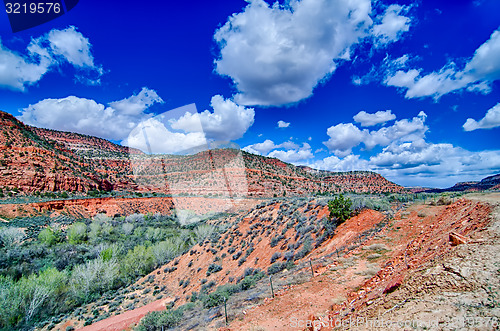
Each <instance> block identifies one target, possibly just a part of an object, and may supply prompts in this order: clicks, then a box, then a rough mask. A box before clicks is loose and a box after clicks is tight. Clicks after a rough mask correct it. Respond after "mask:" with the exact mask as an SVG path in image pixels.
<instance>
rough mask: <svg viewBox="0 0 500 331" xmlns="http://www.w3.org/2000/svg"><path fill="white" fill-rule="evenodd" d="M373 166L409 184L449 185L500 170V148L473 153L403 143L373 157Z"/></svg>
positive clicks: (421, 144)
mask: <svg viewBox="0 0 500 331" xmlns="http://www.w3.org/2000/svg"><path fill="white" fill-rule="evenodd" d="M370 165H371V166H372V167H373V168H374V169H377V171H378V172H380V173H381V174H382V175H384V176H386V177H388V178H392V179H393V180H396V181H398V182H400V183H403V184H405V185H419V186H429V187H449V186H452V185H454V184H455V183H456V182H458V181H466V180H478V179H481V178H483V177H486V176H488V175H491V174H493V173H497V172H498V171H500V151H498V150H497V151H481V152H470V151H467V150H465V149H463V148H460V147H455V146H453V145H451V144H432V143H426V142H418V143H403V144H400V145H396V144H394V145H390V146H388V147H386V148H385V149H384V150H383V151H382V153H379V154H378V155H375V156H372V157H371V158H370Z"/></svg>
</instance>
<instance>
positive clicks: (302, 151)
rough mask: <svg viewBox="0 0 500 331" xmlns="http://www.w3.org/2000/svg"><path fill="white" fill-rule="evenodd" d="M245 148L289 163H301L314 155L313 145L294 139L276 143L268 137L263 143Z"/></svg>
mask: <svg viewBox="0 0 500 331" xmlns="http://www.w3.org/2000/svg"><path fill="white" fill-rule="evenodd" d="M243 150H244V151H246V152H249V153H252V154H257V155H264V156H268V157H275V158H278V159H280V160H282V161H284V162H289V163H300V162H301V161H304V160H308V159H311V158H313V157H314V155H313V153H312V151H311V145H309V144H308V143H303V144H302V146H300V145H298V144H296V143H294V142H292V141H285V142H283V143H281V144H275V143H274V141H272V140H270V139H266V140H265V141H263V142H261V143H257V144H252V145H248V146H246V147H245V148H243Z"/></svg>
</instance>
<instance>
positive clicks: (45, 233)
mask: <svg viewBox="0 0 500 331" xmlns="http://www.w3.org/2000/svg"><path fill="white" fill-rule="evenodd" d="M38 240H39V241H40V242H41V243H42V244H45V245H48V246H52V245H54V244H55V243H56V242H57V236H56V234H55V233H54V230H52V229H51V228H45V229H43V230H42V231H40V233H39V234H38Z"/></svg>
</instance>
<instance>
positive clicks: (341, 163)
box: [311, 154, 372, 171]
mask: <svg viewBox="0 0 500 331" xmlns="http://www.w3.org/2000/svg"><path fill="white" fill-rule="evenodd" d="M311 167H313V168H314V169H318V170H329V171H357V170H372V168H371V167H370V165H369V162H368V161H366V160H363V159H361V158H360V156H359V155H353V154H349V155H347V156H346V157H343V158H338V157H336V156H328V157H325V158H324V159H322V160H318V161H316V162H314V163H312V164H311Z"/></svg>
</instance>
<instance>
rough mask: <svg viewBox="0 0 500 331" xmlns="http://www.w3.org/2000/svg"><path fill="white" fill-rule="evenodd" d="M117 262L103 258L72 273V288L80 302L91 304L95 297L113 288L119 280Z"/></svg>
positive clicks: (90, 262)
mask: <svg viewBox="0 0 500 331" xmlns="http://www.w3.org/2000/svg"><path fill="white" fill-rule="evenodd" d="M118 275H119V266H118V263H117V262H116V260H114V259H112V260H108V261H105V260H104V259H102V258H101V257H99V258H97V259H95V260H91V261H87V262H86V263H85V264H81V265H78V266H76V267H75V268H74V269H73V272H72V273H71V279H70V282H69V283H70V288H71V291H72V293H73V295H74V297H75V298H77V300H78V301H79V302H89V301H90V300H91V299H93V298H94V296H95V295H98V294H100V293H103V292H104V291H106V290H109V289H110V288H112V287H113V285H114V284H115V282H116V281H117V279H118Z"/></svg>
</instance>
